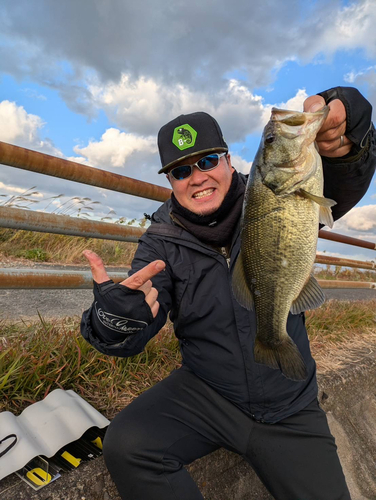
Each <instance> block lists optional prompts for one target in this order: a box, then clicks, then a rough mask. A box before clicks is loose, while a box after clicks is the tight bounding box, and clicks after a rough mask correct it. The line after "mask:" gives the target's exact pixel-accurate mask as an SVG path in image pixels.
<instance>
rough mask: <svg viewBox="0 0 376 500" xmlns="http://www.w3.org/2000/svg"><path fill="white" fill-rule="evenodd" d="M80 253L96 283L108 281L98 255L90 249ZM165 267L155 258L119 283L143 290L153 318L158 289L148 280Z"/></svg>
mask: <svg viewBox="0 0 376 500" xmlns="http://www.w3.org/2000/svg"><path fill="white" fill-rule="evenodd" d="M82 253H83V255H84V256H85V257H86V258H87V260H88V261H89V264H90V267H91V273H92V275H93V279H94V281H96V282H97V283H98V284H100V283H104V282H105V281H109V280H110V278H109V276H108V274H107V271H106V269H105V267H104V264H103V261H102V259H101V258H100V257H99V255H97V254H96V253H95V252H92V251H91V250H84V251H83V252H82ZM165 267H166V264H165V263H164V262H163V261H162V260H155V261H154V262H150V264H148V265H147V266H145V267H143V268H142V269H140V270H139V271H137V272H136V273H134V274H133V275H132V276H130V277H129V278H127V279H125V280H124V281H122V282H121V283H119V284H120V285H124V286H126V287H128V288H131V289H132V290H141V291H143V292H144V294H145V301H146V302H147V304H148V305H149V307H150V309H151V312H152V314H153V318H155V317H156V316H157V314H158V310H159V302H158V301H157V298H158V291H157V290H156V289H155V288H153V285H152V282H151V281H150V280H151V278H153V276H155V275H157V274H158V273H160V272H161V271H163V269H164V268H165Z"/></svg>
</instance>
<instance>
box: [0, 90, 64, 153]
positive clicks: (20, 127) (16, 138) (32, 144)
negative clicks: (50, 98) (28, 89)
mask: <svg viewBox="0 0 376 500" xmlns="http://www.w3.org/2000/svg"><path fill="white" fill-rule="evenodd" d="M43 126H44V122H43V120H42V119H41V118H40V117H39V116H37V115H33V114H31V113H27V112H26V111H25V109H24V108H23V106H17V104H16V103H15V102H11V101H7V100H5V101H2V102H0V140H1V141H3V142H8V143H11V144H16V145H17V146H22V147H26V148H30V149H36V150H38V151H42V152H43V153H47V154H51V155H54V156H62V153H61V151H59V150H58V149H57V148H56V147H55V146H54V144H53V142H52V141H51V140H50V139H48V138H44V139H42V138H41V137H40V131H41V129H42V128H43Z"/></svg>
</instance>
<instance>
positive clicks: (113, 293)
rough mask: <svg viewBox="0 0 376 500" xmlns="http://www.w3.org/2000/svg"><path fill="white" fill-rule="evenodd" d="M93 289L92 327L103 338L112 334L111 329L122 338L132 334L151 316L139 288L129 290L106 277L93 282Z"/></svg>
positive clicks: (142, 327) (143, 325) (145, 325)
mask: <svg viewBox="0 0 376 500" xmlns="http://www.w3.org/2000/svg"><path fill="white" fill-rule="evenodd" d="M93 291H94V304H93V308H92V313H91V324H92V328H93V330H94V331H95V332H99V334H102V335H103V336H104V337H105V338H109V337H110V338H111V336H112V337H113V336H114V334H113V333H112V335H111V332H117V333H118V334H119V333H120V334H122V335H124V337H126V336H127V335H134V334H136V333H138V332H139V331H140V330H143V329H144V328H146V327H147V326H148V325H150V323H151V322H152V321H153V319H154V318H153V314H152V312H151V309H150V307H149V305H148V304H147V302H146V301H145V294H144V292H143V291H142V290H133V289H131V288H128V287H127V286H125V285H119V284H115V283H114V282H113V281H112V280H109V281H105V282H104V283H100V284H98V283H96V282H95V281H94V290H93ZM115 337H118V335H115Z"/></svg>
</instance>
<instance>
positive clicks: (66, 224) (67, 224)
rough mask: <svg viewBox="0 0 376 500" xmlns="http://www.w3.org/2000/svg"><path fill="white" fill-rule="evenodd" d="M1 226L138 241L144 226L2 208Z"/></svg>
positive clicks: (0, 210) (0, 212)
mask: <svg viewBox="0 0 376 500" xmlns="http://www.w3.org/2000/svg"><path fill="white" fill-rule="evenodd" d="M0 227H8V228H11V229H23V230H26V231H38V232H42V233H55V234H67V235H71V236H83V237H86V238H100V239H106V240H117V241H128V242H132V243H137V241H138V239H139V238H140V237H141V236H142V235H143V233H144V232H145V229H143V228H141V227H132V226H126V225H125V226H124V225H121V224H113V223H112V224H111V223H108V222H98V221H94V220H87V219H79V218H78V217H68V216H67V215H55V214H48V213H42V212H35V211H30V210H22V209H20V208H8V207H0Z"/></svg>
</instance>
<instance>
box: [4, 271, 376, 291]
mask: <svg viewBox="0 0 376 500" xmlns="http://www.w3.org/2000/svg"><path fill="white" fill-rule="evenodd" d="M127 271H128V268H124V272H122V273H120V272H117V273H114V272H109V273H108V275H109V277H110V278H111V279H113V280H114V281H115V282H116V283H118V282H119V281H122V280H124V279H125V278H126V277H127ZM318 282H319V284H320V286H321V287H322V288H373V289H376V283H370V282H364V281H334V280H318ZM92 286H93V278H92V275H91V272H90V271H55V270H50V269H0V289H12V288H13V289H32V288H39V289H61V288H63V289H65V288H76V289H91V288H92Z"/></svg>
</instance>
